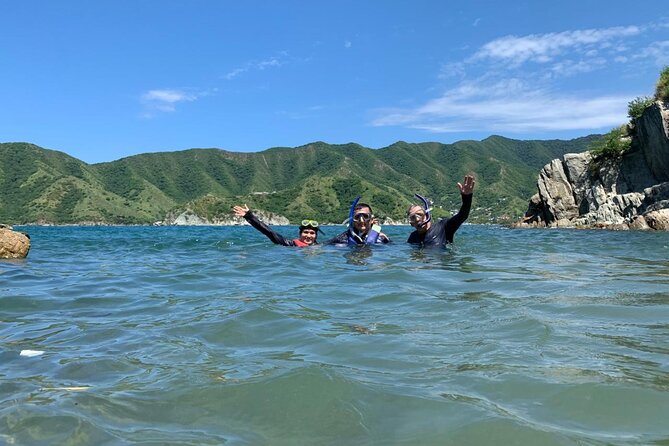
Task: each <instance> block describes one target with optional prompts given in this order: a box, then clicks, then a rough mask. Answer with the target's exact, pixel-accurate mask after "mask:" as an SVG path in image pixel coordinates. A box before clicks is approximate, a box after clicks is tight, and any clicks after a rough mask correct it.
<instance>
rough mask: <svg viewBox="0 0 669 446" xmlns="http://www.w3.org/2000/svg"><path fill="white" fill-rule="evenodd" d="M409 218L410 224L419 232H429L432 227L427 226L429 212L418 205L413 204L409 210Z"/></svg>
mask: <svg viewBox="0 0 669 446" xmlns="http://www.w3.org/2000/svg"><path fill="white" fill-rule="evenodd" d="M407 218H408V219H409V224H410V225H411V226H413V227H414V228H415V229H417V230H419V231H420V230H427V229H428V228H429V226H430V223H429V222H428V224H427V225H426V224H425V222H426V220H427V212H425V209H424V208H423V206H420V205H418V204H412V205H411V206H409V209H408V210H407Z"/></svg>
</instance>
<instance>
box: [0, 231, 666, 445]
mask: <svg viewBox="0 0 669 446" xmlns="http://www.w3.org/2000/svg"><path fill="white" fill-rule="evenodd" d="M324 229H325V231H326V234H327V235H328V236H334V235H336V233H337V232H339V230H341V228H340V227H326V228H324ZM386 229H387V232H388V234H389V235H390V236H391V238H393V239H394V240H396V241H397V242H399V243H395V244H393V245H390V246H381V247H374V248H372V249H350V248H345V247H339V248H337V247H317V248H308V249H291V248H284V247H280V246H274V245H271V243H270V242H269V241H268V240H266V239H265V238H264V237H263V236H262V235H260V234H258V233H257V232H255V231H254V230H253V229H252V228H250V227H234V228H229V227H192V228H187V227H168V228H151V227H119V228H117V227H101V228H78V227H28V228H22V230H26V231H28V232H29V233H30V234H31V237H32V243H33V246H32V250H31V252H30V255H29V256H28V259H26V260H24V261H0V444H44V445H53V444H68V445H92V444H95V445H97V444H112V445H113V444H137V443H141V444H152V445H153V444H156V445H157V444H193V445H202V444H216V445H217V444H223V443H226V444H232V445H244V444H249V445H264V444H267V445H303V444H304V445H315V444H319V445H353V444H356V445H357V444H361V445H367V444H374V445H387V444H388V445H392V444H399V445H409V444H411V445H485V444H500V445H502V444H503V445H512V444H520V445H571V444H573V445H608V444H625V445H627V444H634V445H637V444H639V445H640V444H644V445H646V444H658V445H668V444H669V422H667V415H668V414H669V260H668V259H669V234H667V233H641V232H606V231H572V230H541V231H540V230H509V229H505V228H502V227H496V226H476V225H468V226H464V227H462V228H461V229H460V231H459V232H458V234H457V235H456V246H455V247H454V248H453V249H449V250H418V249H415V248H412V247H410V246H407V245H405V244H404V243H402V242H403V241H404V240H405V239H406V236H407V234H408V230H409V228H408V227H392V228H386ZM281 232H283V233H284V234H292V233H294V232H296V229H295V228H294V227H293V228H282V229H281ZM28 349H31V350H38V351H43V352H44V353H43V354H38V355H37V356H35V357H26V356H21V355H20V352H21V351H23V350H28Z"/></svg>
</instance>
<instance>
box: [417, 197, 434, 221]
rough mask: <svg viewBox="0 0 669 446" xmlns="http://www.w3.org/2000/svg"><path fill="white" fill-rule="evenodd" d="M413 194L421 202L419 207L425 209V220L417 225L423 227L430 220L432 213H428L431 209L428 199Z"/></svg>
mask: <svg viewBox="0 0 669 446" xmlns="http://www.w3.org/2000/svg"><path fill="white" fill-rule="evenodd" d="M415 195H416V198H418V199H419V200H420V201H421V202H422V203H423V205H422V206H421V207H422V208H423V211H425V221H423V222H422V223H421V224H419V225H418V226H419V227H423V226H425V225H426V224H428V223H429V222H430V221H431V220H432V214H431V213H430V211H431V210H432V209H431V208H430V201H429V200H428V199H427V198H425V197H423V196H422V195H418V194H415Z"/></svg>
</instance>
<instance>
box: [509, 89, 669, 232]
mask: <svg viewBox="0 0 669 446" xmlns="http://www.w3.org/2000/svg"><path fill="white" fill-rule="evenodd" d="M630 130H631V132H630V133H631V134H632V136H631V147H630V149H629V151H627V152H625V153H624V154H623V155H622V156H621V157H620V158H619V159H606V160H601V159H594V158H593V156H592V154H591V153H590V152H585V153H576V154H566V155H564V156H563V157H562V158H561V159H554V160H553V161H551V162H550V163H548V164H547V165H546V166H544V168H543V169H542V170H541V173H540V174H539V179H538V181H537V189H538V193H537V194H535V195H534V196H533V197H532V198H531V199H530V203H529V206H528V209H527V212H526V213H525V216H524V217H523V219H522V220H521V221H519V222H517V223H515V224H514V225H512V226H513V227H517V228H528V227H530V228H537V227H549V228H553V227H560V228H606V229H615V230H627V229H640V230H648V229H654V230H669V102H661V101H658V102H655V104H654V105H652V106H650V107H648V108H646V110H645V111H644V112H643V114H642V115H641V117H640V118H639V119H637V120H635V121H634V124H633V127H632V128H631V129H630Z"/></svg>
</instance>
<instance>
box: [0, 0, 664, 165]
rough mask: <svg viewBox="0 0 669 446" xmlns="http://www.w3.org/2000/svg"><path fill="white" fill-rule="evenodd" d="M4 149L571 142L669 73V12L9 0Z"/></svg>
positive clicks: (1, 128)
mask: <svg viewBox="0 0 669 446" xmlns="http://www.w3.org/2000/svg"><path fill="white" fill-rule="evenodd" d="M0 14H1V17H2V19H3V20H2V26H0V61H1V65H0V67H1V68H0V142H17V141H23V142H30V143H34V144H37V145H39V146H42V147H45V148H49V149H54V150H60V151H63V152H66V153H68V154H70V155H72V156H74V157H77V158H79V159H81V160H83V161H86V162H88V163H96V162H102V161H111V160H115V159H119V158H122V157H125V156H129V155H133V154H138V153H144V152H155V151H173V150H183V149H189V148H194V147H207V148H208V147H216V148H221V149H225V150H231V151H240V152H249V151H261V150H265V149H267V148H270V147H277V146H279V147H296V146H301V145H304V144H307V143H310V142H314V141H325V142H327V143H332V144H340V143H348V142H356V143H359V144H361V145H363V146H366V147H370V148H381V147H386V146H388V145H390V144H392V143H394V142H396V141H399V140H402V141H408V142H425V141H438V142H443V143H451V142H455V141H459V140H463V139H477V140H478V139H484V138H486V137H487V136H489V135H491V134H497V135H502V136H506V137H509V138H516V139H554V138H560V139H570V138H574V137H578V136H584V135H588V134H591V133H604V132H607V131H609V130H610V129H611V128H613V127H616V126H618V125H620V124H623V123H624V122H625V121H626V120H627V117H626V115H627V103H628V102H629V101H630V100H631V99H633V98H635V97H637V96H649V95H652V94H653V92H654V86H655V82H656V81H657V79H658V77H659V73H660V71H661V70H662V68H663V67H664V66H667V65H669V9H668V8H667V2H666V0H647V1H643V2H637V3H634V4H630V3H629V2H627V1H625V2H624V1H619V0H608V1H604V0H602V1H589V0H579V1H571V0H567V1H560V2H543V1H503V0H498V1H476V0H472V1H462V0H460V1H457V2H455V1H446V0H443V1H436V0H435V1H422V0H413V1H411V2H409V1H393V0H388V1H361V0H357V1H347V0H343V1H336V2H324V1H323V2H320V1H313V0H312V1H254V0H249V1H243V2H240V1H236V2H232V1H223V0H217V1H214V0H191V1H169V0H161V1H153V0H132V1H130V0H114V1H108V0H100V1H89V0H86V1H74V0H72V1H68V0H62V1H52V0H44V1H33V0H21V1H5V2H2V6H0Z"/></svg>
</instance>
